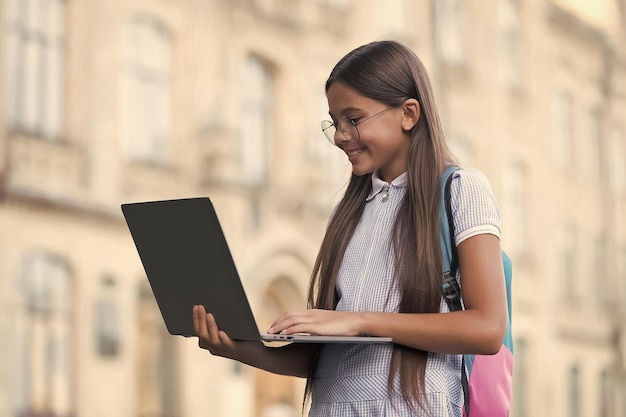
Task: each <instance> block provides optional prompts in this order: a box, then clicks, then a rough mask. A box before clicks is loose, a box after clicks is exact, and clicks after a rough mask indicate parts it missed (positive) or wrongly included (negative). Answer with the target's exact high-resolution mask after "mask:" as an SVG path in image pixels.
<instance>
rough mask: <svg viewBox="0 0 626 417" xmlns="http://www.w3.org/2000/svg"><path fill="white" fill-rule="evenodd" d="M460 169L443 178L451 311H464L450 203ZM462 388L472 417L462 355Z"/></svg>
mask: <svg viewBox="0 0 626 417" xmlns="http://www.w3.org/2000/svg"><path fill="white" fill-rule="evenodd" d="M457 170H458V167H456V166H451V167H448V168H446V170H445V171H444V174H443V176H442V187H441V209H440V214H439V225H440V226H439V228H440V236H441V239H440V240H441V254H442V258H443V259H442V260H443V296H444V298H445V300H446V303H447V304H448V309H449V310H450V311H459V310H463V304H462V303H461V288H460V286H459V283H458V281H457V280H456V271H457V269H458V266H459V256H458V251H457V248H456V244H455V237H454V217H453V215H452V205H451V202H450V184H452V177H453V176H454V173H455V172H456V171H457ZM461 386H462V387H463V400H464V408H465V417H469V415H470V398H469V394H470V392H469V381H468V377H467V369H466V365H465V355H461Z"/></svg>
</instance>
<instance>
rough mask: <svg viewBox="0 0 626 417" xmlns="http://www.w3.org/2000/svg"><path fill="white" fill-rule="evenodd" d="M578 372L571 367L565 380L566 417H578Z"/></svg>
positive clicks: (574, 367)
mask: <svg viewBox="0 0 626 417" xmlns="http://www.w3.org/2000/svg"><path fill="white" fill-rule="evenodd" d="M581 393H582V392H581V389H580V371H579V370H578V366H572V367H571V368H570V370H569V375H568V378H567V414H566V415H567V417H580V404H581V400H580V395H581Z"/></svg>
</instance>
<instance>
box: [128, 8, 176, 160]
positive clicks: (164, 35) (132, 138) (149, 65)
mask: <svg viewBox="0 0 626 417" xmlns="http://www.w3.org/2000/svg"><path fill="white" fill-rule="evenodd" d="M124 47H125V48H124V50H125V59H124V62H125V71H124V74H123V83H122V84H123V95H122V103H121V106H120V109H121V117H122V126H123V132H124V133H123V137H124V149H125V154H126V155H127V157H129V158H130V159H131V160H134V161H138V162H145V163H151V164H157V165H163V164H166V163H167V162H168V160H169V157H170V145H171V144H170V141H171V135H172V132H171V130H172V126H171V107H172V103H171V56H170V55H171V40H170V35H169V33H168V31H167V30H166V29H165V28H164V27H163V26H162V25H161V24H159V23H158V22H156V21H153V20H151V19H136V20H134V21H132V22H131V23H130V25H129V26H128V28H127V31H126V36H125V45H124Z"/></svg>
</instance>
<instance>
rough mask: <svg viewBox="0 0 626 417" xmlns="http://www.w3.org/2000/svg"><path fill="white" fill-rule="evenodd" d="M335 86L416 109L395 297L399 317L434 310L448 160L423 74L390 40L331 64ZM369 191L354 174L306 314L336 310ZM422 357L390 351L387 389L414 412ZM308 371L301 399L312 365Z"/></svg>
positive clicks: (422, 398)
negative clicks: (397, 295) (349, 247)
mask: <svg viewBox="0 0 626 417" xmlns="http://www.w3.org/2000/svg"><path fill="white" fill-rule="evenodd" d="M336 82H341V83H344V84H346V85H348V86H350V87H351V88H353V89H355V90H356V91H358V92H359V93H360V94H361V95H363V96H365V97H368V98H371V99H373V100H377V101H379V102H381V103H384V104H386V105H387V106H390V107H392V106H400V105H401V104H402V103H403V102H404V101H405V100H407V99H410V98H413V99H416V100H417V101H418V102H419V103H420V108H421V115H420V118H419V120H418V122H417V124H416V125H415V127H413V129H412V130H411V131H410V141H411V143H410V147H409V154H408V167H407V172H408V182H407V192H406V195H405V197H404V200H403V201H402V203H401V205H400V208H399V211H398V214H397V218H396V220H395V224H394V229H393V239H392V240H393V250H394V253H395V265H396V279H397V283H398V285H399V288H400V293H401V299H400V306H399V312H401V313H435V312H439V307H440V303H441V296H442V293H441V287H442V284H441V279H442V278H441V277H442V266H441V261H442V260H441V256H442V255H441V249H440V244H439V198H440V178H441V175H442V173H443V170H444V169H445V166H446V165H448V164H450V163H452V162H453V159H452V157H451V154H450V152H449V151H448V148H447V146H446V143H445V140H444V133H443V128H442V125H441V121H440V119H439V115H438V113H437V108H436V105H435V101H434V97H433V93H432V88H431V85H430V80H429V78H428V74H427V72H426V69H425V68H424V65H423V64H422V62H421V60H420V59H419V58H418V57H417V55H416V54H415V53H413V51H411V50H410V49H409V48H407V47H406V46H404V45H402V44H400V43H398V42H393V41H380V42H373V43H370V44H367V45H364V46H361V47H359V48H357V49H355V50H353V51H351V52H350V53H348V54H347V55H346V56H344V57H343V58H342V59H341V60H340V61H339V62H338V63H337V65H335V67H334V68H333V70H332V72H331V74H330V76H329V78H328V80H327V82H326V91H328V89H329V88H330V86H331V85H332V84H333V83H336ZM370 190H371V174H367V175H363V176H357V175H354V174H353V175H352V177H351V179H350V182H349V184H348V187H347V190H346V193H345V195H344V197H343V198H342V200H341V201H340V203H339V204H338V206H337V208H336V210H335V214H334V215H333V217H332V219H331V220H330V222H329V225H328V228H327V230H326V235H325V236H324V239H323V241H322V245H321V248H320V251H319V254H318V256H317V259H316V261H315V265H314V268H313V272H312V274H311V282H310V285H309V295H308V304H309V307H310V308H320V309H329V310H332V309H334V308H335V306H336V304H337V299H336V294H335V285H336V283H337V275H338V272H339V268H340V266H341V262H342V259H343V256H344V253H345V251H346V247H347V245H348V242H349V241H350V239H351V238H352V234H353V233H354V230H355V229H356V226H357V224H358V222H359V219H360V217H361V214H362V213H363V210H364V208H365V199H366V197H367V195H368V194H369V192H370ZM418 236H419V239H418ZM427 357H428V353H427V352H425V351H422V350H418V349H412V348H409V347H405V346H401V345H394V348H393V354H392V358H391V364H390V372H389V379H388V390H389V393H390V394H392V393H393V390H394V381H395V378H396V375H399V377H400V389H401V391H402V396H403V398H404V399H405V401H406V402H407V403H408V404H409V405H410V406H411V407H413V408H414V409H415V408H416V406H419V407H421V408H422V409H423V410H425V411H427V412H428V411H429V409H430V407H429V404H428V400H427V398H426V393H425V387H424V386H425V383H424V381H425V371H426V361H427ZM312 369H313V370H312V373H311V375H310V376H309V381H308V383H307V389H306V392H307V396H308V395H309V394H310V388H311V387H310V386H311V382H312V376H313V373H314V369H315V367H313V368H312Z"/></svg>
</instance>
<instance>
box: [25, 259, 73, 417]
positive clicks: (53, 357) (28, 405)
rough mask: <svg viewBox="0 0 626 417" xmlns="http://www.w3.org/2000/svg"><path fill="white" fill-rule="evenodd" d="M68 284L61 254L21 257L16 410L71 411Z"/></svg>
mask: <svg viewBox="0 0 626 417" xmlns="http://www.w3.org/2000/svg"><path fill="white" fill-rule="evenodd" d="M69 285H70V282H69V275H68V270H67V267H66V265H65V262H64V261H63V260H61V259H59V258H57V257H55V256H52V255H50V254H48V253H43V252H32V253H29V254H27V255H25V256H24V257H23V258H22V268H21V273H20V293H21V297H20V303H19V306H20V308H19V311H18V315H17V317H16V323H17V332H16V335H15V336H16V338H15V340H16V344H17V345H16V347H17V351H16V353H17V357H16V372H17V374H16V382H17V383H16V387H15V389H16V395H15V404H16V407H17V409H16V414H15V415H18V416H29V415H52V416H55V417H65V416H70V415H73V410H72V392H71V389H72V386H73V384H72V374H73V372H72V369H71V366H72V360H71V358H72V354H71V343H70V330H71V308H70V304H69V292H70V288H69Z"/></svg>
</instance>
